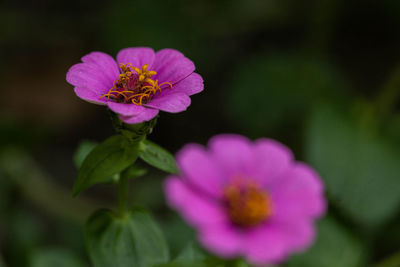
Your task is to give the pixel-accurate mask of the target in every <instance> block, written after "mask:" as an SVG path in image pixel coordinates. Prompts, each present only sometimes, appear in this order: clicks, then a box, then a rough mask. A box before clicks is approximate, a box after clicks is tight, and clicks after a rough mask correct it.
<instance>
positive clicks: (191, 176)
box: [165, 135, 325, 265]
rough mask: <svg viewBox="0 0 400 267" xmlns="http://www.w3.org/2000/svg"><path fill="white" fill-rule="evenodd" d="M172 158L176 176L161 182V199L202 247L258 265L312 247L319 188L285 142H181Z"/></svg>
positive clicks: (232, 138)
mask: <svg viewBox="0 0 400 267" xmlns="http://www.w3.org/2000/svg"><path fill="white" fill-rule="evenodd" d="M177 161H178V165H179V168H180V170H181V175H180V176H170V177H169V178H168V179H167V181H166V183H165V192H166V197H167V201H168V202H169V204H170V206H171V207H173V208H175V209H176V210H177V211H179V212H180V213H181V215H182V216H183V217H184V219H185V220H186V221H187V222H188V223H189V224H191V225H192V226H194V227H195V228H196V229H197V231H198V237H199V240H200V242H201V243H202V244H203V245H204V246H205V247H206V248H207V249H208V250H210V251H212V252H214V253H216V254H218V255H219V256H221V257H226V258H231V257H237V256H242V257H245V258H246V259H247V260H248V261H249V262H251V263H253V264H257V265H261V264H271V263H279V262H282V261H284V260H285V259H287V257H288V256H289V255H290V254H291V253H293V252H301V251H304V250H305V249H306V248H308V247H309V246H310V245H311V244H312V242H313V239H314V235H315V231H314V221H315V220H316V218H318V217H320V216H322V215H323V214H324V212H325V199H324V196H323V184H322V182H321V180H320V178H319V177H318V175H317V174H316V173H315V172H314V170H312V169H311V168H310V167H309V166H307V165H305V164H304V163H300V162H296V161H295V160H294V159H293V155H292V153H291V151H290V150H289V149H288V148H287V147H285V146H284V145H282V144H280V143H278V142H276V141H274V140H270V139H259V140H257V141H255V142H251V141H249V140H248V139H247V138H245V137H242V136H238V135H218V136H215V137H214V138H212V139H211V140H210V142H209V146H208V149H205V148H204V147H202V146H200V145H196V144H189V145H186V146H185V147H184V148H183V149H182V150H181V151H180V152H179V153H178V155H177Z"/></svg>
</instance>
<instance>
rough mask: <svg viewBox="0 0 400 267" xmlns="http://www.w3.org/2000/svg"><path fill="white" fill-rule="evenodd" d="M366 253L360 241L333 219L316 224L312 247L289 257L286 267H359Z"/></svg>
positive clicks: (326, 219) (327, 218) (363, 262)
mask: <svg viewBox="0 0 400 267" xmlns="http://www.w3.org/2000/svg"><path fill="white" fill-rule="evenodd" d="M365 256H366V253H365V251H364V248H363V246H362V243H361V242H360V240H358V239H357V238H356V237H354V236H353V235H352V233H351V232H350V231H348V230H347V229H345V228H344V227H343V226H341V225H340V224H339V223H337V222H336V221H335V220H334V219H333V218H330V217H326V218H324V219H322V220H321V221H319V222H318V233H317V238H316V241H315V243H314V245H313V246H312V247H311V248H310V249H309V250H307V251H306V252H305V253H303V254H297V255H294V256H292V257H291V259H290V260H289V262H288V264H287V266H288V267H338V266H340V267H361V266H365V265H364V264H365V259H364V257H365Z"/></svg>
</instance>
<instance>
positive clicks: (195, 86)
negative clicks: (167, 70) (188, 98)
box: [171, 72, 204, 95]
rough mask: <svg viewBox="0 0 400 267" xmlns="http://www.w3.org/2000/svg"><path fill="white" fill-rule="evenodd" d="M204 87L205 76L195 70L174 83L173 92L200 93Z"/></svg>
mask: <svg viewBox="0 0 400 267" xmlns="http://www.w3.org/2000/svg"><path fill="white" fill-rule="evenodd" d="M203 89H204V84H203V78H202V77H201V76H200V75H199V74H197V73H195V72H193V73H192V74H190V75H189V76H187V77H186V78H185V79H183V80H181V81H180V82H178V83H176V84H174V86H173V87H172V89H171V92H182V93H185V94H187V95H194V94H197V93H200V92H201V91H203Z"/></svg>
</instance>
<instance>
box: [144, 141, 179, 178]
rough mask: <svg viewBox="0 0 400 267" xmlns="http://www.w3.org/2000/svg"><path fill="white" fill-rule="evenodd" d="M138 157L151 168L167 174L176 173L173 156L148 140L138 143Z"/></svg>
mask: <svg viewBox="0 0 400 267" xmlns="http://www.w3.org/2000/svg"><path fill="white" fill-rule="evenodd" d="M139 156H140V158H141V159H142V160H144V161H145V162H147V163H148V164H150V165H151V166H153V167H156V168H158V169H160V170H163V171H165V172H169V173H177V172H178V169H177V167H176V163H175V158H174V156H173V155H172V154H171V153H169V152H168V151H167V150H165V149H164V148H162V147H160V146H159V145H156V144H154V143H153V142H151V141H149V140H143V141H142V142H141V143H140V150H139Z"/></svg>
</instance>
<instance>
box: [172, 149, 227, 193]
mask: <svg viewBox="0 0 400 267" xmlns="http://www.w3.org/2000/svg"><path fill="white" fill-rule="evenodd" d="M176 158H177V162H178V166H179V169H180V170H181V172H182V176H183V177H184V179H186V180H187V182H188V183H189V184H191V185H193V186H194V187H196V188H199V190H201V191H203V192H205V193H208V194H210V196H212V197H216V198H221V197H222V185H223V184H224V180H226V178H225V176H223V175H222V174H221V173H220V172H219V169H218V168H217V167H216V165H215V162H213V160H212V158H211V157H210V155H209V154H208V153H207V152H206V151H205V150H204V148H203V147H202V146H200V145H196V144H189V145H186V146H185V147H184V148H182V149H181V150H180V152H179V153H178V154H177V156H176Z"/></svg>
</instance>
